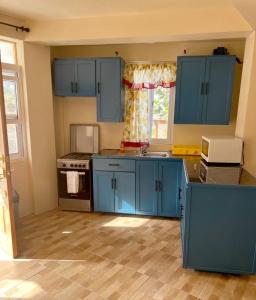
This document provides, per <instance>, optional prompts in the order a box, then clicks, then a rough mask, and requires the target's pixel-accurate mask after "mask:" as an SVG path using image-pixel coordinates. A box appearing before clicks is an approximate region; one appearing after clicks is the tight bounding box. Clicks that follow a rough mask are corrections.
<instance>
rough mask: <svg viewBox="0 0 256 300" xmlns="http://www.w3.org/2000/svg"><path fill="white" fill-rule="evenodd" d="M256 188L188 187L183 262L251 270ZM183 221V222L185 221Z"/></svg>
mask: <svg viewBox="0 0 256 300" xmlns="http://www.w3.org/2000/svg"><path fill="white" fill-rule="evenodd" d="M255 197H256V191H255V189H252V188H248V189H246V188H236V187H227V186H219V187H212V186H208V187H207V186H204V187H201V188H200V187H198V188H197V187H192V190H191V195H190V198H189V199H186V202H187V205H188V206H189V209H188V210H189V215H187V214H185V219H186V218H187V221H188V224H189V229H188V230H187V231H185V239H186V243H187V248H186V253H185V255H186V257H185V259H186V261H185V266H186V267H190V268H194V269H199V270H207V271H217V272H227V273H238V274H250V273H254V272H255V265H254V264H255V246H256V238H255V237H256V219H255V211H256V201H255ZM186 225H187V223H186Z"/></svg>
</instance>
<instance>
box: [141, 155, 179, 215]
mask: <svg viewBox="0 0 256 300" xmlns="http://www.w3.org/2000/svg"><path fill="white" fill-rule="evenodd" d="M181 165H182V164H181V162H179V161H165V162H164V161H162V160H159V161H138V162H137V163H136V180H137V181H136V213H137V214H140V215H155V216H156V215H158V216H163V217H179V216H180V204H179V186H180V176H181Z"/></svg>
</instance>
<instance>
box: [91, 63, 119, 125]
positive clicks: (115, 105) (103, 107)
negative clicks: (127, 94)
mask: <svg viewBox="0 0 256 300" xmlns="http://www.w3.org/2000/svg"><path fill="white" fill-rule="evenodd" d="M123 64H124V62H123V60H122V59H121V58H119V57H114V58H99V59H97V60H96V78H97V121H98V122H122V121H123V107H124V93H123V87H122V75H123Z"/></svg>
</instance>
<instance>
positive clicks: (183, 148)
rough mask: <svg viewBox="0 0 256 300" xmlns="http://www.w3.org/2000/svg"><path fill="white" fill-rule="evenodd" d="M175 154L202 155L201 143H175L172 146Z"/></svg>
mask: <svg viewBox="0 0 256 300" xmlns="http://www.w3.org/2000/svg"><path fill="white" fill-rule="evenodd" d="M172 154H173V155H201V146H199V145H174V146H172Z"/></svg>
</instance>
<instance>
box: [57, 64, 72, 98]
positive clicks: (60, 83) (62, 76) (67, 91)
mask: <svg viewBox="0 0 256 300" xmlns="http://www.w3.org/2000/svg"><path fill="white" fill-rule="evenodd" d="M54 92H55V95H56V96H73V95H75V61H74V60H73V59H58V60H55V61H54Z"/></svg>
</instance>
